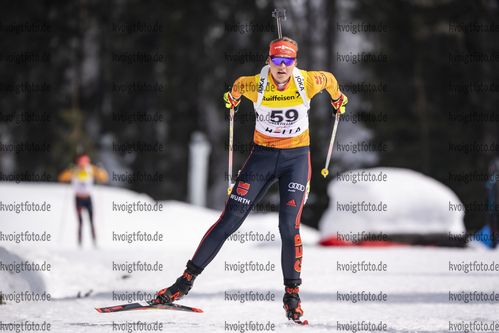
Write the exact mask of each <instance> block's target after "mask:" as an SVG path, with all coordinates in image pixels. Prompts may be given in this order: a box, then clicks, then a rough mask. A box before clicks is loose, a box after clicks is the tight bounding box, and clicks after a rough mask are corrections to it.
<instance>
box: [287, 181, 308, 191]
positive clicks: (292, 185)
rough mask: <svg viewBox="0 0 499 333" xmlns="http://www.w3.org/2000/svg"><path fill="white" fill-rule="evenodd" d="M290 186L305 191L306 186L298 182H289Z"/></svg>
mask: <svg viewBox="0 0 499 333" xmlns="http://www.w3.org/2000/svg"><path fill="white" fill-rule="evenodd" d="M288 188H290V189H292V190H298V191H302V192H303V191H305V186H304V185H302V184H298V183H289V185H288Z"/></svg>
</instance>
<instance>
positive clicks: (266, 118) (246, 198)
mask: <svg viewBox="0 0 499 333" xmlns="http://www.w3.org/2000/svg"><path fill="white" fill-rule="evenodd" d="M297 51H298V45H297V43H296V42H295V41H294V40H292V39H290V38H288V37H282V38H279V39H277V40H274V41H272V42H271V43H270V54H269V57H268V59H267V66H265V67H263V69H262V70H261V73H260V74H259V75H255V76H244V77H240V78H239V79H237V80H236V82H235V83H234V85H233V86H232V89H231V91H230V92H227V93H225V95H224V99H225V102H226V107H227V108H232V107H233V108H235V109H237V108H238V106H239V104H240V102H241V96H245V97H246V98H248V99H249V100H251V101H252V102H253V103H254V106H255V112H256V126H255V132H254V143H255V145H254V147H253V149H252V151H251V153H250V156H249V157H248V159H247V161H246V163H245V164H244V167H243V168H242V170H241V171H240V174H239V176H238V177H237V179H236V182H235V185H234V187H233V188H232V191H231V193H230V195H229V198H228V200H227V202H226V204H225V209H224V211H223V212H222V215H221V216H220V218H219V219H218V221H217V222H215V224H213V226H211V228H210V229H209V230H208V231H207V232H206V234H205V235H204V237H203V239H202V240H201V243H200V244H199V247H198V248H197V250H196V252H195V253H194V256H193V257H192V259H191V260H189V261H188V262H187V268H186V270H185V271H184V273H183V275H182V276H180V277H179V278H178V279H177V280H176V282H175V283H174V284H173V285H171V286H170V287H168V288H164V289H162V290H160V291H159V292H158V294H157V297H156V299H154V300H153V301H152V302H154V303H159V304H164V303H166V304H169V303H172V302H174V301H176V300H178V299H180V298H182V297H183V296H184V295H187V293H188V292H189V290H190V289H191V288H192V286H193V283H194V280H195V279H196V277H197V276H198V275H199V274H200V273H201V272H202V271H203V270H204V268H205V267H206V266H207V265H208V264H209V263H210V262H211V261H212V260H213V258H214V257H215V256H216V255H217V253H218V251H219V250H220V248H221V247H222V245H223V244H224V242H225V240H226V239H227V238H228V237H229V236H230V235H231V234H232V233H234V232H235V231H236V230H237V229H238V228H239V227H240V226H241V224H242V223H243V221H244V220H245V218H246V216H248V214H249V212H250V211H251V210H252V207H253V206H254V205H255V204H257V203H258V202H259V200H261V198H262V197H263V196H264V194H265V193H266V192H267V190H268V189H269V187H270V186H271V185H272V184H273V183H275V182H278V183H279V195H280V204H279V232H280V235H281V239H282V249H281V265H282V273H283V277H284V286H285V293H284V298H283V301H284V309H285V311H286V316H287V317H288V319H293V320H299V318H300V317H301V316H302V315H303V310H302V309H301V304H300V297H299V295H298V292H299V286H300V284H301V279H300V273H301V265H302V259H303V248H302V241H301V238H300V217H301V213H302V210H303V205H304V203H305V201H306V199H307V196H308V191H309V183H310V177H311V167H310V149H309V144H310V137H309V128H308V122H309V121H308V110H309V107H310V99H311V98H312V97H313V96H314V95H315V94H317V93H318V92H320V91H321V90H323V89H326V90H327V91H328V93H329V94H330V96H331V99H332V100H331V103H332V105H333V107H334V113H336V112H340V113H344V112H345V104H346V103H347V101H348V99H347V97H346V96H345V95H343V94H342V93H341V92H340V90H339V87H338V83H337V81H336V79H335V77H334V76H333V75H332V74H331V73H328V72H322V71H318V72H313V71H309V72H307V71H303V70H299V69H298V68H296V67H295V66H296V64H297V60H296V55H297Z"/></svg>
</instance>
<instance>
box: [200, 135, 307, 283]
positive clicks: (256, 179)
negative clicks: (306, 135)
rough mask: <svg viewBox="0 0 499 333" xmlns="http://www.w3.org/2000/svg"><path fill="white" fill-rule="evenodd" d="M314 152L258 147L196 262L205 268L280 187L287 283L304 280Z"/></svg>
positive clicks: (302, 148) (283, 261)
mask: <svg viewBox="0 0 499 333" xmlns="http://www.w3.org/2000/svg"><path fill="white" fill-rule="evenodd" d="M310 176H311V168H310V149H309V147H308V146H306V147H298V148H289V149H277V148H269V147H263V146H259V145H255V146H254V147H253V150H252V151H251V154H250V156H249V157H248V159H247V161H246V163H245V164H244V166H243V168H242V170H241V172H240V174H239V176H238V177H237V179H236V182H235V185H234V187H233V188H232V192H231V194H230V195H229V198H228V199H227V202H226V204H225V209H224V211H223V212H222V214H221V216H220V218H219V219H218V221H217V222H215V224H213V226H211V228H210V229H209V230H208V231H207V232H206V234H205V235H204V237H203V239H202V240H201V243H200V244H199V247H198V248H197V250H196V252H195V254H194V256H193V258H192V262H193V263H194V264H195V265H196V266H199V267H200V268H203V269H204V268H205V267H206V266H207V265H208V264H209V263H210V262H211V261H212V260H213V258H214V257H215V256H216V255H217V253H218V251H219V250H220V248H221V247H222V245H223V244H224V242H225V240H226V239H227V238H228V237H229V236H230V235H231V234H233V233H234V232H235V231H236V230H237V229H238V228H239V227H240V226H241V224H242V223H243V222H244V220H245V218H246V217H247V216H248V214H249V213H250V211H251V210H252V208H253V206H254V205H255V204H257V203H258V202H259V201H260V200H261V199H262V197H263V196H264V195H265V193H266V192H267V190H268V189H269V187H270V186H271V185H272V184H273V183H275V182H278V183H279V197H280V204H279V232H280V235H281V240H282V249H281V265H282V272H283V277H284V279H285V280H296V279H299V278H300V273H301V264H302V256H303V247H302V241H301V238H300V218H301V213H302V209H303V205H304V203H305V198H306V195H307V183H308V182H309V181H310Z"/></svg>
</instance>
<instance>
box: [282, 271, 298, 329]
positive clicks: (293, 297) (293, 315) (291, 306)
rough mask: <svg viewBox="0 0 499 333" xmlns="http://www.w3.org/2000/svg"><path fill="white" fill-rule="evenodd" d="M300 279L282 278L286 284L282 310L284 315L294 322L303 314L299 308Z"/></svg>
mask: <svg viewBox="0 0 499 333" xmlns="http://www.w3.org/2000/svg"><path fill="white" fill-rule="evenodd" d="M300 284H301V279H297V280H288V279H285V280H284V285H285V286H286V289H285V291H286V292H285V293H284V298H283V302H284V306H283V308H284V310H286V317H287V318H288V319H291V320H293V321H294V322H297V321H300V317H301V316H303V310H302V309H301V301H300V296H299V295H298V292H299V291H300Z"/></svg>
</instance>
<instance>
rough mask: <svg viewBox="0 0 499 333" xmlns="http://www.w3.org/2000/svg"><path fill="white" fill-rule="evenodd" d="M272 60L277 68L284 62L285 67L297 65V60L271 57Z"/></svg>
mask: <svg viewBox="0 0 499 333" xmlns="http://www.w3.org/2000/svg"><path fill="white" fill-rule="evenodd" d="M270 60H271V61H272V63H273V64H274V65H277V66H279V65H280V64H281V63H282V62H284V65H286V66H291V65H292V64H294V63H295V60H296V58H283V57H270Z"/></svg>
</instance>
